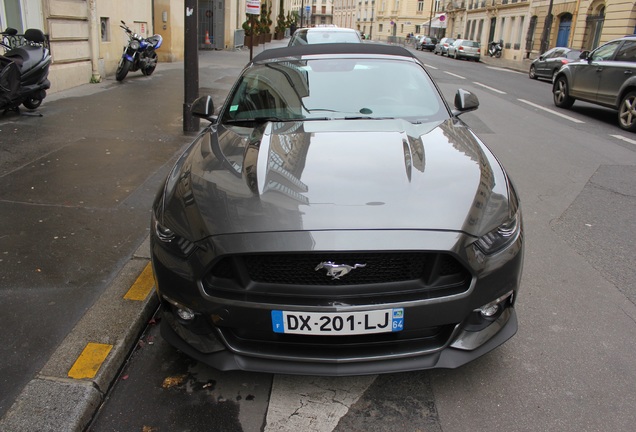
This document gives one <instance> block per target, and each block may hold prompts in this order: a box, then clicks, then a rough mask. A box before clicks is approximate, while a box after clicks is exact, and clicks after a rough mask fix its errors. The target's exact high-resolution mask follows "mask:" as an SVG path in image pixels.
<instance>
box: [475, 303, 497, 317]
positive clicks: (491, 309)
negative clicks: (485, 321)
mask: <svg viewBox="0 0 636 432" xmlns="http://www.w3.org/2000/svg"><path fill="white" fill-rule="evenodd" d="M498 310H499V305H498V304H495V305H490V306H488V305H486V306H484V307H481V308H479V312H481V314H482V315H483V316H484V317H486V318H489V317H491V316H493V315H494V314H496V313H497V311H498Z"/></svg>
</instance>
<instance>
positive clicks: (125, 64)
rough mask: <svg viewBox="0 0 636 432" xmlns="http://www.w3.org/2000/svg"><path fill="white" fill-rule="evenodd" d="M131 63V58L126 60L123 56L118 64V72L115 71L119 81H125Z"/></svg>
mask: <svg viewBox="0 0 636 432" xmlns="http://www.w3.org/2000/svg"><path fill="white" fill-rule="evenodd" d="M131 65H132V62H131V61H130V60H126V59H125V58H123V57H122V59H121V60H120V61H119V66H117V72H115V79H116V80H117V81H123V80H124V78H126V75H128V69H130V66H131Z"/></svg>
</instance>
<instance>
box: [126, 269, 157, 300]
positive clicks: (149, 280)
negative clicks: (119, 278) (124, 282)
mask: <svg viewBox="0 0 636 432" xmlns="http://www.w3.org/2000/svg"><path fill="white" fill-rule="evenodd" d="M154 285H155V279H154V276H153V275H152V265H151V264H150V263H148V264H146V268H144V270H143V271H142V272H141V274H140V275H139V277H138V278H137V280H136V281H135V283H134V284H133V285H132V286H131V287H130V289H129V290H128V292H127V293H126V295H125V296H124V298H125V299H126V300H136V301H143V300H145V299H146V297H148V294H150V291H152V287H153V286H154Z"/></svg>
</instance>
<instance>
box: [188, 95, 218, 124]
mask: <svg viewBox="0 0 636 432" xmlns="http://www.w3.org/2000/svg"><path fill="white" fill-rule="evenodd" d="M190 112H191V113H192V115H193V116H195V117H199V118H202V119H205V120H208V121H210V122H212V121H214V120H216V117H214V102H212V96H201V97H199V98H196V99H195V100H194V102H193V103H192V108H191V109H190Z"/></svg>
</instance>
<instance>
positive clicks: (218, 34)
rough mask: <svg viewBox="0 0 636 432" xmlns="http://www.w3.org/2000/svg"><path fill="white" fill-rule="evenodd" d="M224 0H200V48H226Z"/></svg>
mask: <svg viewBox="0 0 636 432" xmlns="http://www.w3.org/2000/svg"><path fill="white" fill-rule="evenodd" d="M224 21H225V11H224V9H223V0H199V35H198V36H199V49H224V48H225V37H224V35H225V29H224Z"/></svg>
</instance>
